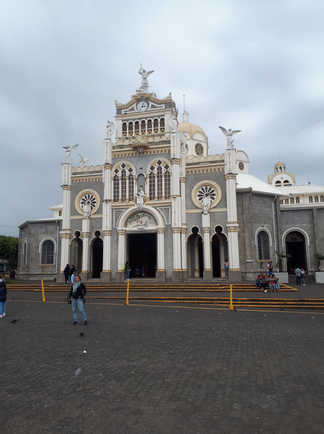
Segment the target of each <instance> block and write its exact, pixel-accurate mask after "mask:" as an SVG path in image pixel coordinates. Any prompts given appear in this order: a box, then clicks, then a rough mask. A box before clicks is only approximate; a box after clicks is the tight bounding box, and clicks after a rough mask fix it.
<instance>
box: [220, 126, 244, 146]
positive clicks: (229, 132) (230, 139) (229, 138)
mask: <svg viewBox="0 0 324 434" xmlns="http://www.w3.org/2000/svg"><path fill="white" fill-rule="evenodd" d="M219 128H220V130H221V131H222V133H223V134H224V136H226V139H227V149H233V136H234V134H238V133H240V132H241V131H242V130H231V129H230V128H229V129H228V130H227V129H226V128H224V127H219Z"/></svg>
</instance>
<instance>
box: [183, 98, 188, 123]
mask: <svg viewBox="0 0 324 434" xmlns="http://www.w3.org/2000/svg"><path fill="white" fill-rule="evenodd" d="M182 102H183V113H182V122H189V113H188V112H187V111H186V94H185V93H184V94H183V95H182Z"/></svg>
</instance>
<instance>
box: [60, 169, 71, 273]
mask: <svg viewBox="0 0 324 434" xmlns="http://www.w3.org/2000/svg"><path fill="white" fill-rule="evenodd" d="M62 190H63V209H62V230H61V232H60V238H61V268H60V270H61V273H62V272H63V271H64V268H65V266H66V264H68V263H69V250H70V238H71V190H72V168H71V163H69V162H65V163H63V164H62ZM58 277H59V280H60V277H62V275H61V276H58ZM62 279H63V277H62Z"/></svg>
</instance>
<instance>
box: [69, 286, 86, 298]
mask: <svg viewBox="0 0 324 434" xmlns="http://www.w3.org/2000/svg"><path fill="white" fill-rule="evenodd" d="M86 292H87V290H86V287H85V286H84V284H83V283H82V282H81V283H80V286H79V288H78V289H77V291H76V293H75V294H73V285H71V289H70V294H69V297H70V298H71V297H72V298H75V299H78V298H82V299H83V298H84V296H85V295H86Z"/></svg>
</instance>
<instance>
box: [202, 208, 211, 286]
mask: <svg viewBox="0 0 324 434" xmlns="http://www.w3.org/2000/svg"><path fill="white" fill-rule="evenodd" d="M202 228H203V240H204V276H203V278H204V280H210V279H211V278H212V269H211V254H210V214H209V213H208V214H202Z"/></svg>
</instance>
